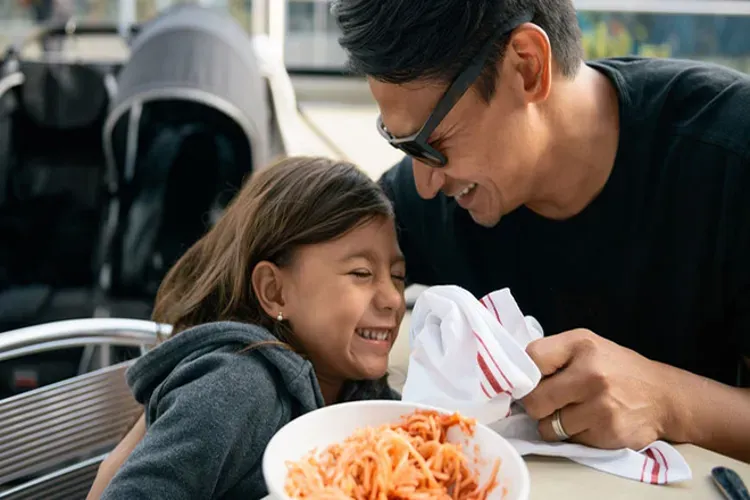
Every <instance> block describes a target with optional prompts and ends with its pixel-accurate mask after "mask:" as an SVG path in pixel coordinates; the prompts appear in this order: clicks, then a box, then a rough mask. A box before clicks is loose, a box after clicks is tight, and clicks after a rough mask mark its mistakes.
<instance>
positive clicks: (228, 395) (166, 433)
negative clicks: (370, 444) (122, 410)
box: [102, 322, 398, 500]
mask: <svg viewBox="0 0 750 500" xmlns="http://www.w3.org/2000/svg"><path fill="white" fill-rule="evenodd" d="M275 340H276V339H275V338H274V337H273V336H272V335H271V334H270V333H269V332H268V331H266V330H265V329H263V328H260V327H257V326H254V325H248V324H243V323H233V322H222V323H208V324H205V325H201V326H198V327H195V328H191V329H189V330H186V331H184V332H182V333H180V334H179V335H176V336H175V337H173V338H171V339H169V340H168V341H166V342H164V343H163V344H161V345H159V346H158V347H156V348H155V349H154V350H152V351H150V352H149V353H147V354H146V355H144V356H143V357H142V358H140V359H139V360H138V361H137V362H136V363H135V364H134V365H133V366H132V367H131V368H130V369H129V370H128V372H127V380H128V384H129V385H130V388H131V390H132V391H133V394H134V395H135V398H136V399H137V400H138V401H139V402H140V403H142V404H143V405H144V406H145V414H146V426H147V432H146V435H145V437H144V438H143V440H142V441H141V442H140V443H139V444H138V445H137V446H136V447H135V449H134V450H133V452H132V454H131V455H130V457H129V458H128V459H127V461H126V462H125V463H124V464H123V466H122V467H121V468H120V470H119V471H118V472H117V474H116V475H115V477H114V478H113V479H112V481H111V483H110V484H109V486H108V487H107V489H106V490H105V491H104V494H103V495H102V500H120V499H122V500H138V499H160V500H177V499H234V498H237V499H243V500H252V499H259V498H263V497H264V496H265V495H267V489H266V486H265V483H264V481H263V475H262V471H261V462H262V458H263V452H264V450H265V448H266V446H267V444H268V442H269V441H270V439H271V437H272V436H273V435H274V434H275V433H276V431H278V430H279V429H280V428H281V427H282V426H284V425H285V424H286V423H288V422H289V421H291V420H292V419H294V418H295V417H297V416H299V415H302V414H304V413H307V412H309V411H312V410H315V409H317V408H320V407H322V406H323V404H324V402H323V397H322V395H321V392H320V387H319V385H318V382H317V379H316V377H315V374H314V372H313V368H312V365H311V364H310V362H309V361H306V360H304V359H303V358H302V357H300V356H299V355H297V354H295V353H294V352H292V351H290V350H289V349H285V348H283V347H278V346H268V345H267V346H262V347H259V348H257V349H254V350H252V351H250V352H245V353H242V352H240V351H241V350H243V349H244V348H246V347H247V346H250V345H253V344H257V343H259V342H267V341H275ZM354 392H355V393H358V394H349V396H346V395H344V398H346V399H394V398H397V397H398V395H397V394H396V393H394V392H392V391H391V390H390V389H388V388H386V387H384V388H383V389H376V390H375V389H368V390H365V391H361V390H360V391H354ZM357 395H359V396H360V397H356V396H357ZM352 396H354V397H352Z"/></svg>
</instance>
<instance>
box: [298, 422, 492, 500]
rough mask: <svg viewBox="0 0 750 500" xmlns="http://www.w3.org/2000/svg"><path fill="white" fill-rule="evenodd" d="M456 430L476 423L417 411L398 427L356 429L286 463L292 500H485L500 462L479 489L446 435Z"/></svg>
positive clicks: (474, 474)
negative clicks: (320, 448)
mask: <svg viewBox="0 0 750 500" xmlns="http://www.w3.org/2000/svg"><path fill="white" fill-rule="evenodd" d="M456 425H458V426H459V427H460V428H461V430H462V431H463V432H464V433H466V434H467V435H469V436H471V435H473V434H474V428H475V425H476V422H475V421H474V420H473V419H469V418H465V417H463V416H461V415H460V414H458V413H454V414H452V415H446V414H442V413H439V412H436V411H429V410H417V411H415V412H413V413H410V414H409V415H407V416H405V417H404V418H403V420H402V421H401V422H400V423H398V424H390V425H383V426H380V427H377V428H372V427H366V428H363V429H359V430H357V431H356V432H355V433H354V434H353V435H351V436H350V437H348V438H347V439H346V440H344V442H343V443H341V444H338V443H337V444H333V445H331V446H328V447H327V448H326V449H325V450H323V451H322V453H320V454H319V455H318V454H316V453H315V451H313V452H311V453H310V454H308V455H307V456H305V457H304V458H303V459H302V460H300V461H299V462H288V463H287V467H288V470H289V472H288V476H287V480H286V484H285V490H286V493H287V495H289V496H290V497H291V498H294V499H303V498H304V499H314V500H345V499H356V500H396V499H400V500H432V499H438V500H442V499H445V500H449V499H452V500H484V499H486V498H487V495H488V494H489V493H490V492H491V491H493V490H494V489H495V488H496V487H497V486H498V482H497V473H498V470H499V468H500V460H499V459H497V460H495V462H494V466H493V468H492V473H491V474H490V479H489V481H488V482H487V484H485V485H484V486H479V476H478V474H477V472H476V471H475V470H473V468H472V465H474V466H476V465H477V464H470V463H469V459H468V458H467V457H466V455H464V453H463V451H462V449H461V445H460V444H457V443H449V442H448V441H447V432H448V429H450V428H451V427H453V426H456Z"/></svg>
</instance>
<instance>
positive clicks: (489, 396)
mask: <svg viewBox="0 0 750 500" xmlns="http://www.w3.org/2000/svg"><path fill="white" fill-rule="evenodd" d="M542 335H543V333H542V327H541V325H540V324H539V322H538V321H536V319H534V318H533V317H531V316H526V317H524V315H523V313H522V312H521V310H520V309H519V307H518V304H516V301H515V299H513V296H512V295H511V293H510V290H508V289H503V290H498V291H496V292H492V293H490V294H489V295H486V296H485V297H483V298H482V299H480V300H477V299H476V298H475V297H474V296H473V295H471V294H470V293H469V292H468V291H466V290H464V289H462V288H460V287H457V286H436V287H432V288H428V289H427V290H425V291H424V292H422V294H421V295H420V296H419V298H418V299H417V302H416V304H415V306H414V311H413V312H412V318H411V330H410V332H409V344H410V347H411V354H410V358H409V368H408V371H407V375H406V383H405V385H404V389H403V394H402V397H403V400H404V401H411V402H416V403H423V404H429V405H433V406H438V407H441V408H445V409H448V410H453V411H460V412H461V413H463V414H464V415H467V416H472V417H474V418H476V419H477V421H479V422H480V423H483V424H485V425H488V426H489V427H490V428H492V429H494V430H495V431H497V432H498V433H500V435H502V436H503V437H505V438H506V439H508V441H509V442H510V443H511V444H512V445H513V446H515V448H516V449H517V450H518V452H519V453H520V454H521V455H547V456H559V457H567V458H569V459H570V460H573V461H575V462H578V463H580V464H582V465H586V466H589V467H592V468H594V469H597V470H600V471H604V472H609V473H611V474H615V475H618V476H622V477H626V478H629V479H634V480H636V481H641V482H644V483H652V484H665V483H676V482H680V481H685V480H688V479H690V478H691V477H692V473H691V470H690V466H689V465H688V464H687V462H685V459H684V458H683V457H682V455H680V453H679V452H678V451H677V450H676V449H675V448H673V447H672V446H670V445H669V444H667V443H665V442H663V441H656V442H654V443H652V444H650V445H649V446H647V447H646V448H644V449H642V450H639V451H634V450H630V449H620V450H600V449H597V448H591V447H588V446H583V445H580V444H572V443H549V442H546V441H543V440H542V439H541V437H540V436H539V433H538V431H537V423H536V422H535V421H534V420H532V419H531V417H529V416H528V415H527V414H526V413H524V412H523V408H522V407H521V406H520V405H519V404H514V401H516V400H519V399H521V398H523V397H524V396H526V395H527V394H528V393H529V392H531V391H532V390H533V389H534V388H535V387H536V385H537V384H538V383H539V380H540V379H541V373H540V372H539V369H538V368H537V366H536V365H535V364H534V362H533V361H532V359H531V358H530V357H529V356H528V355H527V354H526V350H525V349H526V345H527V344H528V343H529V342H531V341H532V340H535V339H538V338H541V337H542Z"/></svg>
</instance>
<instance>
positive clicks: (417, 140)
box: [377, 14, 533, 168]
mask: <svg viewBox="0 0 750 500" xmlns="http://www.w3.org/2000/svg"><path fill="white" fill-rule="evenodd" d="M532 18H533V16H532V15H529V14H525V15H522V16H519V17H518V18H516V19H513V20H511V21H510V22H507V23H503V24H502V25H500V27H499V28H498V30H497V32H496V34H495V35H494V36H491V37H490V39H489V40H487V41H486V42H485V44H484V45H483V46H482V48H481V49H480V51H479V53H478V54H477V55H476V57H474V59H472V60H471V62H469V64H468V65H467V66H466V68H464V69H463V70H462V71H461V72H460V73H459V74H458V76H457V77H456V78H455V80H453V83H451V85H450V87H448V90H446V91H445V94H443V97H441V98H440V101H438V103H437V105H436V106H435V109H434V110H433V111H432V113H431V114H430V116H429V118H427V121H426V122H425V123H424V125H422V128H421V129H419V131H418V132H416V133H414V134H412V135H409V136H406V137H394V136H393V135H391V133H390V132H388V129H386V127H385V125H383V117H382V116H380V115H378V121H377V127H378V132H380V135H382V136H383V138H385V140H387V141H388V143H389V144H390V145H391V146H393V147H394V148H396V149H400V150H401V151H403V152H404V153H406V154H407V155H409V156H411V157H413V158H416V159H417V160H419V161H421V162H423V163H426V164H427V165H429V166H431V167H436V168H440V167H444V166H445V164H446V163H447V162H448V160H447V159H446V158H445V155H443V153H441V152H440V151H438V150H437V149H435V148H433V147H432V146H430V144H429V143H428V142H427V139H429V138H430V135H432V133H433V132H434V131H435V128H437V126H438V125H439V124H440V122H441V121H443V118H445V116H446V115H447V114H448V112H450V110H451V109H453V106H455V105H456V103H457V102H458V100H459V99H461V97H462V96H463V95H464V94H465V93H466V91H467V90H468V89H469V87H471V85H472V84H473V83H474V82H475V81H476V79H477V78H479V75H480V74H481V73H482V69H483V68H484V65H485V63H486V62H487V58H488V57H489V56H490V52H491V51H492V48H493V47H494V45H495V42H496V41H497V39H498V38H500V37H502V36H504V35H507V34H508V33H510V32H511V31H513V30H514V29H516V28H517V27H518V26H520V25H521V24H523V23H527V22H530V21H531V20H532Z"/></svg>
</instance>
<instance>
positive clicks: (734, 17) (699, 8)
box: [0, 0, 750, 72]
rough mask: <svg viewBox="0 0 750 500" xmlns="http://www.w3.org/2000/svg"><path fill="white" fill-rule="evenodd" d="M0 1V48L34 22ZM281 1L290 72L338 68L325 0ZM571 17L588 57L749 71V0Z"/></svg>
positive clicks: (84, 8) (242, 11)
mask: <svg viewBox="0 0 750 500" xmlns="http://www.w3.org/2000/svg"><path fill="white" fill-rule="evenodd" d="M44 1H49V0H3V1H2V2H0V46H3V45H5V44H7V43H8V42H9V41H10V40H12V39H13V37H16V36H21V35H23V34H24V33H26V32H28V30H29V29H31V28H32V27H33V26H34V19H33V15H32V12H31V10H30V9H29V8H28V7H27V5H28V4H29V3H32V2H44ZM51 1H53V2H67V3H68V4H69V5H72V8H73V9H74V11H75V13H76V15H77V16H78V17H79V18H82V19H88V20H100V21H108V22H113V21H115V22H121V23H128V22H131V21H134V20H135V21H144V20H146V19H149V18H151V17H153V16H154V15H156V13H157V12H158V11H159V10H161V9H164V8H166V7H168V6H169V5H171V4H174V3H180V2H185V1H198V2H199V3H203V4H207V5H213V6H215V7H216V8H218V9H228V10H229V11H231V13H232V14H233V15H234V17H235V18H236V19H237V20H238V21H239V22H240V23H241V24H242V25H243V26H245V27H246V28H247V29H248V30H252V19H251V10H252V0H51ZM278 1H279V2H286V5H285V7H286V12H287V15H286V25H287V26H286V40H285V48H284V50H285V59H286V63H287V66H288V67H289V70H290V71H294V70H298V71H302V72H341V71H342V70H344V69H345V56H344V53H343V51H342V50H341V49H340V47H339V46H338V43H337V42H336V39H337V36H338V29H337V27H336V24H335V21H334V20H333V17H332V16H331V13H330V3H331V2H330V0H278ZM576 5H577V6H578V8H579V20H580V24H581V28H582V30H583V33H584V44H585V47H586V55H587V57H589V58H598V57H607V56H620V55H631V54H633V55H645V56H670V57H679V58H689V59H701V60H710V61H715V62H719V63H722V64H726V65H729V66H732V67H735V68H737V69H740V70H742V71H746V72H747V71H750V36H748V33H750V31H749V30H748V28H750V1H743V0H630V1H625V0H621V1H617V2H615V1H613V0H579V1H577V2H576Z"/></svg>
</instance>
